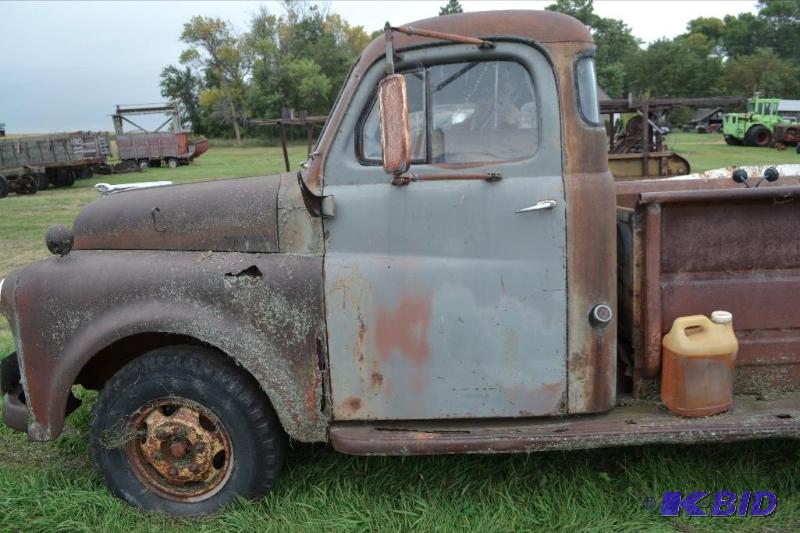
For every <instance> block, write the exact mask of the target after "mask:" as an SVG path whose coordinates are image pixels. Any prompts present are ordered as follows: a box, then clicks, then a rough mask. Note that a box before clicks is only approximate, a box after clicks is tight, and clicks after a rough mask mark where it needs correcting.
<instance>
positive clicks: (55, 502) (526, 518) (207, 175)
mask: <svg viewBox="0 0 800 533" xmlns="http://www.w3.org/2000/svg"><path fill="white" fill-rule="evenodd" d="M668 140H669V142H670V146H671V148H673V149H677V150H679V151H681V152H682V153H684V154H686V155H687V156H688V158H689V160H690V161H691V163H692V167H693V169H694V170H706V169H709V168H714V167H718V166H727V165H730V164H753V163H779V162H795V161H800V156H798V155H797V154H795V153H794V152H789V151H786V152H777V151H774V150H761V149H750V148H739V147H736V148H733V147H728V146H726V145H724V143H723V142H722V139H721V136H719V135H694V134H674V135H671V136H670V137H669V139H668ZM303 148H304V147H302V146H298V147H296V148H293V149H292V160H293V162H294V163H295V164H296V162H297V161H299V160H300V159H301V158H302V154H303V152H304V149H303ZM282 165H283V163H282V156H281V154H280V150H279V149H277V148H261V147H245V148H233V147H228V146H213V145H212V149H211V151H210V152H209V153H208V154H205V155H204V156H203V157H202V158H200V159H199V160H198V161H197V162H196V163H195V164H193V165H192V166H189V167H181V168H179V169H176V170H170V169H151V170H149V171H148V172H147V173H145V174H127V175H124V176H118V177H114V178H112V179H106V178H108V177H98V178H97V179H94V180H91V181H89V182H79V183H78V184H77V186H76V187H73V188H72V189H62V190H57V191H56V190H49V191H45V192H42V193H39V194H37V195H35V196H32V197H19V198H17V197H11V198H8V199H6V200H2V201H0V276H2V275H3V274H2V273H7V272H8V271H9V270H11V269H13V268H16V267H17V266H21V265H23V264H26V263H28V262H30V261H31V260H34V259H37V258H40V257H45V256H47V251H46V250H45V248H44V243H43V238H42V235H43V234H44V230H45V228H46V227H47V226H48V225H50V224H53V223H66V224H69V223H70V222H71V220H72V219H73V218H74V216H75V215H76V214H77V212H78V210H79V209H80V208H81V207H82V206H83V205H85V204H86V203H88V202H89V201H91V200H92V199H94V198H96V196H97V195H96V194H95V193H94V192H93V191H92V190H91V189H90V187H91V185H93V184H94V183H95V182H97V181H109V182H112V183H120V182H127V181H142V180H144V179H148V180H163V179H171V180H174V181H195V180H204V179H213V178H222V177H235V176H244V175H258V174H265V173H271V172H278V171H280V170H281V168H282ZM12 344H13V343H12V341H11V338H10V333H9V330H8V327H7V325H6V324H5V323H4V322H3V323H1V324H0V354H2V353H8V352H10V351H11V350H13V345H12ZM81 397H82V398H83V399H84V400H85V404H84V406H82V407H81V408H79V409H78V410H77V411H76V412H75V413H73V414H72V415H71V416H70V417H69V419H68V423H67V427H66V430H65V432H64V434H63V435H62V436H61V437H60V438H59V439H58V440H56V441H55V442H51V443H38V444H32V443H29V442H27V440H26V437H25V436H24V435H21V434H17V433H14V432H12V431H11V430H9V429H7V428H5V427H0V531H8V530H11V531H16V530H35V531H54V530H60V531H65V530H69V531H72V530H78V531H98V530H100V531H105V530H129V531H156V530H159V531H160V530H174V531H219V530H247V531H254V530H291V531H296V530H302V531H310V530H319V529H325V530H376V529H378V530H393V531H394V530H412V529H414V530H427V529H432V530H440V531H443V530H465V529H469V530H475V531H484V530H486V531H505V530H510V529H524V530H535V529H538V530H543V531H550V530H564V529H566V530H588V531H620V530H636V531H644V530H647V531H674V530H678V531H706V530H715V529H721V528H725V529H734V528H735V529H743V530H752V531H757V530H758V531H760V530H764V529H770V530H773V531H797V530H799V529H800V475H798V473H800V446H798V443H797V442H796V441H794V442H792V441H758V442H751V443H744V444H726V445H704V446H645V447H638V448H620V449H611V450H596V451H585V452H570V453H562V452H546V453H539V454H532V455H527V456H525V455H523V456H459V457H420V458H357V457H347V456H343V455H339V454H336V453H335V452H333V451H332V450H330V449H329V448H327V447H325V446H306V445H296V446H294V447H293V449H292V450H291V451H290V453H289V458H288V463H287V467H286V471H285V473H284V475H283V476H282V477H281V479H280V481H279V484H278V486H277V488H276V489H275V490H274V491H273V492H272V493H271V494H270V495H269V496H267V497H266V498H264V499H263V500H261V501H258V502H245V501H241V502H237V503H235V504H234V505H232V506H231V507H230V508H228V509H226V510H224V511H222V512H220V513H218V514H216V515H215V516H212V517H209V518H205V519H200V520H176V519H171V518H167V517H164V516H158V515H150V514H146V513H142V512H140V511H137V510H134V509H131V508H129V507H127V506H126V505H125V504H123V503H121V502H120V501H118V500H116V499H115V498H113V497H111V496H110V495H109V494H108V493H107V491H106V490H105V488H104V487H103V485H102V483H101V481H100V478H99V475H98V474H97V472H96V471H95V469H94V466H93V465H92V463H91V461H90V458H89V454H88V446H87V440H88V420H89V416H90V407H91V402H92V394H91V393H88V392H83V393H81ZM723 488H724V489H729V490H734V491H739V492H741V491H742V490H745V489H749V490H772V491H774V492H776V494H777V495H778V498H779V505H778V510H777V511H776V512H775V513H774V514H773V515H772V516H770V517H767V518H763V519H757V518H749V519H742V518H730V519H688V518H685V517H684V518H679V519H670V518H662V517H660V516H659V515H658V511H657V509H653V508H645V507H643V501H644V499H645V498H646V497H649V498H652V499H653V500H655V501H658V499H659V497H660V494H661V493H662V492H663V491H665V490H681V491H691V490H710V491H713V490H717V489H723Z"/></svg>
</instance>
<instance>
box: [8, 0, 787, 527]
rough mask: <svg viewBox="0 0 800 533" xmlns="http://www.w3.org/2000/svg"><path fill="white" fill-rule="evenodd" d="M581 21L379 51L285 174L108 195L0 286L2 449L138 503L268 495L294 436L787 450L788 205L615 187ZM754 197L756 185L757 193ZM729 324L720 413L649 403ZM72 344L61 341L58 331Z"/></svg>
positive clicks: (462, 27) (56, 231)
mask: <svg viewBox="0 0 800 533" xmlns="http://www.w3.org/2000/svg"><path fill="white" fill-rule="evenodd" d="M594 50H595V47H594V45H593V43H592V38H591V36H590V34H589V32H588V31H587V29H586V28H585V27H584V26H583V25H582V24H581V23H580V22H578V21H577V20H575V19H573V18H570V17H568V16H564V15H560V14H556V13H550V12H530V11H495V12H490V13H469V14H459V15H452V16H443V17H437V18H434V19H428V20H423V21H420V22H417V23H414V24H412V25H409V26H401V27H391V26H389V25H388V24H387V27H386V30H385V35H384V36H383V37H382V38H378V39H376V40H375V41H374V42H373V43H372V44H370V45H369V47H368V48H367V49H366V50H365V51H364V52H363V54H362V56H361V57H360V59H359V60H358V62H357V63H356V65H355V66H354V67H353V69H352V70H351V72H350V74H349V77H348V79H347V81H346V82H345V84H344V87H343V89H342V91H341V93H340V95H339V98H338V100H337V103H336V105H335V107H334V109H333V111H332V114H331V116H330V118H329V120H328V122H327V125H326V126H325V128H324V130H323V132H322V134H321V137H320V139H319V140H318V142H317V144H316V146H315V147H314V149H313V152H312V153H311V154H309V158H308V160H307V161H306V162H305V163H304V164H303V165H302V168H301V170H300V171H299V172H298V173H297V174H293V173H286V174H281V175H275V176H263V177H250V178H240V179H235V180H228V181H213V182H207V183H195V184H186V185H175V186H169V187H161V188H151V189H142V190H133V191H128V192H120V193H115V194H110V195H108V196H106V197H104V198H101V199H99V200H97V201H95V202H94V203H92V204H90V205H89V206H87V207H86V208H85V209H84V210H83V211H82V212H81V213H80V215H79V216H78V217H77V219H76V220H75V222H74V224H73V226H72V228H65V227H63V226H62V227H53V228H51V229H50V230H48V233H47V236H46V241H47V245H48V247H49V248H50V250H51V251H52V252H53V253H54V256H53V257H51V258H50V259H48V260H43V261H39V262H36V263H34V264H32V265H30V266H27V267H25V268H22V269H19V270H17V271H15V272H12V273H11V274H10V275H8V276H7V277H6V279H5V280H4V281H3V282H2V285H1V287H0V306H1V307H0V309H1V310H2V313H3V314H4V315H5V316H6V317H7V318H8V320H9V322H10V324H11V329H12V332H13V336H14V341H15V345H16V352H15V353H14V354H11V355H10V356H9V357H7V358H6V359H5V360H4V362H3V367H2V388H3V393H4V401H3V415H4V420H5V422H6V424H7V425H9V426H11V427H12V428H16V429H18V430H20V431H24V432H26V433H27V435H28V437H29V438H30V439H31V440H33V441H47V440H51V439H55V438H57V437H58V436H59V434H60V433H61V432H62V429H63V427H64V424H65V416H66V415H67V414H68V413H69V412H70V411H71V410H73V409H75V407H76V406H77V405H78V403H79V401H78V399H77V398H76V396H75V395H74V394H73V391H72V388H73V387H74V386H76V385H80V386H82V387H84V388H87V389H95V390H99V394H98V396H97V398H96V401H95V403H94V405H93V419H92V422H91V440H92V443H91V447H92V453H93V456H94V459H95V461H96V464H97V466H98V468H99V470H100V471H101V472H102V474H103V476H104V478H105V481H106V483H107V485H108V487H109V489H110V490H111V491H112V492H113V493H114V494H116V495H118V496H119V497H121V498H123V499H124V500H126V501H127V502H129V503H130V504H133V505H136V506H140V507H143V508H146V509H154V510H159V511H163V512H168V513H172V514H195V515H196V514H204V513H208V512H212V511H214V510H215V509H217V508H218V507H219V506H221V505H223V504H225V503H226V502H229V501H231V500H232V499H233V498H234V497H235V496H237V495H239V496H243V497H246V498H255V497H259V496H261V495H263V494H265V493H267V492H268V491H269V489H270V488H271V487H272V486H273V483H274V482H275V480H276V478H277V476H278V474H279V472H280V470H281V466H282V463H283V461H284V456H285V453H286V446H287V443H288V442H289V439H294V440H295V441H300V442H327V443H330V445H331V446H333V448H335V449H336V450H338V451H340V452H343V453H347V454H361V455H394V454H396V455H413V454H453V453H505V452H532V451H537V450H555V449H561V450H566V449H578V448H595V447H608V446H628V445H642V444H649V443H698V442H715V441H732V440H741V439H759V438H766V437H771V438H772V437H780V438H794V439H796V438H800V394H799V391H800V313H798V311H797V301H798V298H799V297H800V240H798V237H797V235H796V232H794V231H787V229H789V228H796V227H797V221H798V220H799V219H800V218H798V217H800V198H799V197H800V183H798V178H797V177H796V176H797V175H796V174H795V176H787V175H786V173H784V176H782V177H781V179H779V180H777V181H770V182H765V183H764V184H763V186H761V187H755V186H754V185H753V186H750V187H748V186H747V184H746V183H742V181H743V180H741V179H739V182H738V183H737V182H735V181H733V180H731V179H729V176H725V177H724V178H722V177H717V176H711V175H708V176H702V175H700V176H690V177H685V178H678V179H661V180H644V181H642V180H639V181H627V182H620V183H619V184H615V182H614V180H613V178H612V176H611V174H610V173H609V171H608V159H607V154H606V136H605V131H604V129H603V126H602V124H601V120H600V116H599V110H598V102H597V93H596V87H597V85H596V82H595V71H594V60H593V54H594ZM740 178H741V176H740ZM714 309H726V310H729V311H731V312H732V313H733V316H734V326H735V329H736V333H737V336H738V338H739V341H740V350H739V357H738V361H737V375H736V382H735V397H734V403H733V408H732V409H731V410H730V411H729V412H727V413H724V414H721V415H717V416H712V417H706V418H682V417H678V416H674V415H672V414H670V413H669V412H668V411H667V410H665V409H664V407H663V405H662V404H660V402H659V401H658V388H659V379H658V378H659V372H660V358H661V346H660V341H661V337H662V335H663V334H664V333H665V332H666V331H668V330H669V328H670V325H671V323H672V321H673V320H674V319H675V318H676V317H678V316H682V315H688V314H700V313H706V314H707V313H709V312H711V311H712V310H714ZM64 317H69V318H64Z"/></svg>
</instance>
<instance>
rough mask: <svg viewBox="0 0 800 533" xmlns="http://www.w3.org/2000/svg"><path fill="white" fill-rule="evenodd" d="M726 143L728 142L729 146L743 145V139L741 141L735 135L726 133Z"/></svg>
mask: <svg viewBox="0 0 800 533" xmlns="http://www.w3.org/2000/svg"><path fill="white" fill-rule="evenodd" d="M725 144H727V145H729V146H741V145H742V141H740V140H739V139H737V138H736V137H734V136H732V135H726V136H725Z"/></svg>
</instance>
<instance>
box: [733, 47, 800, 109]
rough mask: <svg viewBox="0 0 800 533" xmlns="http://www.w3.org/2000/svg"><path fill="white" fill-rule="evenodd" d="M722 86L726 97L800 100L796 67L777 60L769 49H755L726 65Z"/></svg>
mask: <svg viewBox="0 0 800 533" xmlns="http://www.w3.org/2000/svg"><path fill="white" fill-rule="evenodd" d="M722 85H723V86H724V87H725V90H726V91H727V92H728V93H729V94H733V95H740V96H751V95H752V94H753V93H754V92H756V91H758V92H760V93H761V94H762V95H764V96H771V97H778V98H800V67H798V66H797V65H796V64H795V63H792V62H791V61H787V60H785V59H781V58H780V57H778V54H776V53H775V52H774V51H773V50H772V49H770V48H758V49H756V50H755V52H753V53H752V54H749V55H744V56H739V57H736V58H733V59H731V60H729V61H728V63H727V64H726V65H725V73H724V75H723V77H722Z"/></svg>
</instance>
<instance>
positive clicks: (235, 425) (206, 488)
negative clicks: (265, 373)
mask: <svg viewBox="0 0 800 533" xmlns="http://www.w3.org/2000/svg"><path fill="white" fill-rule="evenodd" d="M91 434H92V455H93V456H94V460H95V462H96V464H97V466H98V468H99V469H100V471H101V472H102V474H103V477H104V479H105V482H106V485H107V486H108V488H109V489H110V490H111V492H112V493H114V494H115V495H116V496H118V497H120V498H122V499H123V500H125V501H126V502H128V503H130V504H131V505H134V506H137V507H142V508H144V509H147V510H153V511H160V512H164V513H168V514H172V515H204V514H208V513H211V512H214V511H215V510H217V509H218V508H219V507H221V506H223V505H225V504H227V503H229V502H230V501H232V500H233V499H234V498H236V497H237V496H241V497H244V498H257V497H260V496H263V495H264V494H266V493H267V492H268V491H269V490H270V489H271V488H272V486H273V485H274V483H275V480H276V479H277V477H278V474H279V473H280V470H281V468H282V466H283V460H284V456H285V454H286V440H287V438H286V435H285V434H284V432H283V430H282V429H281V427H280V424H279V423H278V420H277V418H276V416H275V414H274V413H273V411H272V409H271V408H270V406H269V402H268V400H267V398H266V396H265V395H264V394H263V392H261V390H260V389H259V387H258V384H257V383H256V382H255V380H253V378H252V377H250V376H249V375H246V374H244V373H243V372H242V371H241V370H240V369H238V368H237V367H236V366H234V365H233V364H231V363H229V362H227V361H225V360H222V359H221V358H220V356H219V355H218V354H216V353H215V352H213V351H211V350H209V349H206V348H201V347H196V346H170V347H165V348H159V349H156V350H153V351H152V352H150V353H148V354H146V355H143V356H142V357H140V358H138V359H135V360H134V361H132V362H131V363H128V364H127V365H126V366H125V367H123V368H122V370H120V371H119V372H118V373H117V374H115V375H114V376H113V377H112V378H111V379H110V380H109V382H108V383H107V384H106V386H105V387H104V388H103V390H102V392H101V393H100V395H99V396H98V399H97V403H96V404H95V406H94V412H93V418H92V424H91Z"/></svg>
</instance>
